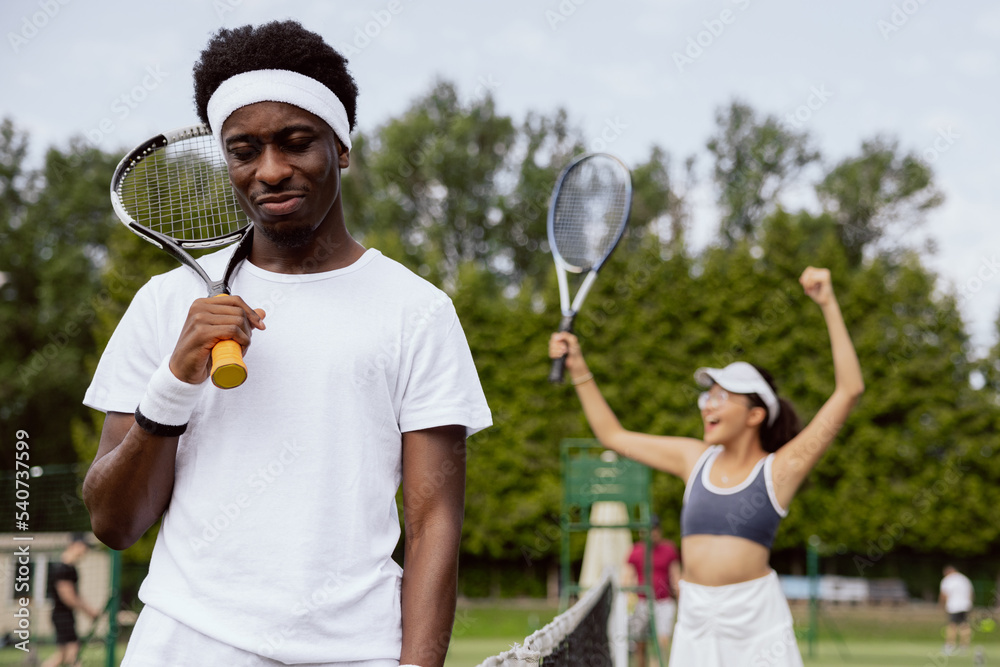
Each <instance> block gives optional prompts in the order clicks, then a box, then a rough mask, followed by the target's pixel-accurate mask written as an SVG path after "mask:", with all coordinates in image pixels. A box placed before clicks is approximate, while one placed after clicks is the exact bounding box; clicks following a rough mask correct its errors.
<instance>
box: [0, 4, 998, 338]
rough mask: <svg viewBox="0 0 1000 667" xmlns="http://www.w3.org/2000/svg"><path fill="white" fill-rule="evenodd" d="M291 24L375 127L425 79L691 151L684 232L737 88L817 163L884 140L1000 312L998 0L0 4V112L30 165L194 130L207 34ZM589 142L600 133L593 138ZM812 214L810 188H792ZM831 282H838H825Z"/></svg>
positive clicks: (629, 155)
mask: <svg viewBox="0 0 1000 667" xmlns="http://www.w3.org/2000/svg"><path fill="white" fill-rule="evenodd" d="M284 18H295V19H298V20H300V21H301V22H302V23H303V24H304V25H305V26H306V27H307V28H309V29H311V30H314V31H316V32H319V33H321V34H322V35H323V36H324V37H325V38H326V40H327V41H328V42H329V43H331V44H332V45H334V46H335V47H340V48H341V50H343V51H345V52H346V53H348V55H349V59H350V65H351V69H352V72H353V74H354V76H355V78H356V79H357V80H358V83H359V86H360V88H361V97H360V98H359V108H358V119H359V126H360V128H361V129H362V130H364V131H368V130H371V129H373V128H375V127H377V126H378V125H380V124H381V123H383V122H385V121H386V120H387V119H388V118H390V117H392V116H394V115H396V114H398V113H400V112H401V111H403V110H404V109H405V108H406V107H407V106H408V105H409V104H410V102H411V101H412V100H413V99H414V98H415V97H417V96H419V95H421V94H423V93H425V92H427V91H428V90H429V88H430V86H431V85H432V84H433V82H434V81H435V80H436V79H439V78H440V79H446V80H449V81H452V82H453V83H455V85H456V86H457V87H458V89H459V92H460V94H461V95H463V96H464V97H466V98H469V99H472V98H474V97H475V96H477V95H482V94H483V93H484V92H485V91H486V90H490V91H491V92H492V94H493V96H494V98H495V99H496V102H497V104H498V107H499V110H500V111H501V112H502V113H506V114H510V115H512V116H513V117H514V118H515V120H520V119H523V117H524V115H525V113H526V112H528V111H529V110H534V111H539V112H543V113H551V112H553V111H555V110H556V109H558V108H560V107H562V108H565V109H566V110H567V111H568V112H569V114H570V117H571V119H572V121H573V122H574V124H575V125H576V126H578V127H579V128H580V129H581V130H582V131H583V132H584V134H585V136H586V137H587V138H588V140H589V141H591V142H592V146H593V147H595V148H605V149H606V150H609V151H610V152H614V153H617V154H618V155H620V156H621V157H623V158H624V159H625V160H626V161H630V162H633V163H636V162H640V161H642V160H644V159H645V158H646V157H647V156H648V154H649V150H650V148H651V147H652V146H653V145H659V146H661V147H663V148H664V149H665V150H667V151H668V152H669V153H671V155H673V156H674V157H675V158H677V160H678V162H679V161H680V160H681V159H683V158H684V157H686V156H688V155H691V154H697V155H698V157H699V163H698V164H699V172H700V174H701V175H702V176H703V179H702V180H703V182H706V186H705V188H703V189H702V190H701V191H700V193H699V199H700V204H699V205H698V208H697V211H696V216H695V218H696V219H695V221H694V229H693V230H692V238H693V240H694V241H695V243H696V244H697V243H704V242H705V241H706V240H707V239H709V238H711V237H712V236H713V235H714V233H715V230H716V228H717V224H718V220H717V215H716V214H715V212H714V210H713V208H712V206H711V191H710V189H709V188H708V185H707V176H708V172H709V168H710V160H709V159H708V155H707V153H706V151H705V148H704V145H705V141H706V139H707V138H708V137H709V135H710V134H711V133H712V130H713V126H714V114H715V111H716V110H717V109H718V108H719V107H721V106H724V105H726V104H728V103H729V102H730V101H731V100H732V99H734V98H740V99H743V100H745V101H747V102H749V103H750V104H751V105H752V106H753V107H754V108H755V109H757V110H758V111H760V112H763V113H771V114H777V115H778V116H779V117H781V118H785V119H787V120H786V122H787V123H789V124H790V125H797V126H800V127H801V129H803V130H807V131H808V132H809V133H810V134H811V136H812V137H813V139H814V141H815V144H816V147H817V148H818V149H819V150H820V151H821V152H822V154H823V157H824V163H825V165H832V164H835V163H836V162H837V161H839V160H840V159H842V158H844V157H846V156H850V155H856V154H857V153H858V152H859V148H860V144H861V141H862V140H864V139H868V138H872V137H874V136H875V135H877V134H880V133H883V134H888V135H891V136H893V137H896V138H898V139H899V141H900V143H901V146H902V147H903V148H904V149H905V150H909V151H915V152H917V153H918V154H920V155H923V156H924V157H925V158H926V159H927V160H929V161H931V162H932V165H933V168H934V170H935V173H936V178H937V183H938V185H939V186H940V188H941V189H942V190H943V192H944V194H945V196H946V201H945V203H944V205H943V206H941V207H940V208H939V209H937V210H936V211H934V212H933V213H931V214H930V215H929V216H928V218H927V221H926V224H925V225H924V226H923V227H921V228H919V229H918V230H917V231H909V232H907V233H906V234H905V235H903V236H901V237H900V238H899V242H900V243H904V244H907V245H910V246H915V247H919V246H921V245H923V243H924V240H925V239H926V238H930V239H933V240H934V241H935V243H936V245H937V252H936V254H934V255H933V256H928V258H927V263H928V264H929V266H931V267H932V268H933V269H934V270H935V271H937V272H938V273H939V275H940V276H941V277H942V288H948V287H950V288H952V289H955V290H958V291H960V292H961V293H962V294H963V298H962V312H963V314H964V316H965V318H966V320H967V321H968V322H969V324H970V331H971V333H972V334H973V341H974V343H975V344H976V345H977V346H979V347H980V348H982V347H985V346H988V345H992V344H993V343H994V342H995V335H994V333H993V328H994V327H993V322H994V320H995V318H996V316H997V312H998V310H1000V261H998V260H1000V225H998V224H997V223H998V222H1000V215H998V213H1000V187H998V182H1000V161H998V160H997V159H996V156H995V151H996V149H997V147H998V146H1000V123H998V122H997V112H998V104H997V102H998V93H997V91H998V85H997V84H998V75H1000V3H997V2H995V1H990V0H950V1H949V2H945V1H944V0H837V1H836V2H833V1H827V2H815V1H813V2H803V1H802V0H700V1H698V0H674V1H666V0H661V1H653V0H646V1H640V0H617V1H615V2H612V1H611V0H534V1H532V0H505V1H504V2H479V1H472V0H466V1H464V2H461V1H458V0H439V1H432V0H373V1H368V0H363V1H362V0H352V1H351V2H347V1H346V0H343V1H328V2H320V1H319V0H315V1H313V2H295V1H293V0H175V1H173V2H167V1H166V0H148V1H145V2H142V1H137V0H132V1H128V0H101V1H98V0H3V2H2V4H0V26H2V28H3V34H4V44H3V45H2V46H0V52H2V53H3V59H2V60H0V62H2V64H3V66H2V67H0V90H2V91H3V99H2V102H0V114H2V115H3V116H9V117H12V118H13V119H14V121H15V122H16V124H17V125H18V126H19V127H20V128H22V129H25V130H27V131H29V132H30V134H31V139H32V145H33V151H34V155H35V156H36V157H37V155H39V154H40V153H41V152H42V150H43V149H44V148H45V147H47V146H49V145H52V144H55V145H65V143H66V140H67V139H68V137H70V136H74V135H78V136H83V137H86V138H87V140H88V141H89V142H90V143H91V144H93V145H96V146H98V147H100V148H102V149H104V150H108V151H122V150H123V149H125V148H128V147H131V146H132V145H134V144H136V143H138V142H140V141H142V140H143V139H145V138H147V137H148V136H151V135H154V134H157V133H158V132H161V131H164V130H165V129H171V128H174V127H179V126H183V125H188V124H191V123H192V122H195V121H196V119H195V113H194V108H193V103H192V102H191V76H190V72H191V68H192V65H193V64H194V62H195V60H196V59H197V55H198V52H199V51H200V50H201V48H202V47H203V46H204V44H205V42H206V41H207V39H208V37H209V36H210V35H211V34H212V33H213V32H214V31H215V30H217V29H218V28H219V27H222V26H226V27H235V26H239V25H244V24H247V23H253V24H257V23H261V22H265V21H268V20H273V19H284ZM601 142H605V143H604V144H603V145H602V143H601ZM791 196H792V201H790V202H789V203H790V204H792V205H809V199H810V198H809V196H808V190H804V191H803V192H800V193H798V194H797V195H796V193H791ZM835 279H836V278H835Z"/></svg>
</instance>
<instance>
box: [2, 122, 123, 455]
mask: <svg viewBox="0 0 1000 667" xmlns="http://www.w3.org/2000/svg"><path fill="white" fill-rule="evenodd" d="M27 146H28V137H27V135H25V134H24V133H21V132H19V131H17V130H16V128H14V126H13V123H12V122H11V121H9V120H7V121H4V123H3V125H2V128H0V165H2V167H0V194H2V196H0V266H3V267H4V271H3V276H2V285H0V346H2V348H3V350H4V356H3V358H2V361H0V377H2V378H3V382H2V384H0V405H2V406H3V408H2V410H0V418H2V419H0V421H2V423H3V435H2V436H0V438H2V440H3V443H4V446H3V451H4V453H5V454H7V453H9V450H8V444H7V443H8V442H9V440H8V439H9V438H11V437H13V436H12V434H13V433H14V432H15V431H16V430H24V431H27V432H28V433H29V434H30V437H31V441H32V443H33V452H32V461H33V462H35V463H37V464H39V465H41V464H44V463H70V462H75V461H76V454H75V452H74V450H73V447H72V444H71V435H70V422H71V421H72V419H73V418H74V417H79V416H82V415H84V414H85V413H86V410H87V409H86V408H85V407H84V406H83V405H82V404H81V401H82V399H83V394H84V390H85V389H86V387H87V385H88V383H89V371H88V367H87V363H88V361H89V359H90V357H91V356H92V355H93V353H94V351H95V349H96V345H95V343H94V340H93V337H92V336H91V331H90V327H91V324H92V323H93V322H94V320H95V318H96V317H97V315H98V312H99V310H100V309H101V307H102V306H101V304H102V301H103V299H105V298H106V297H107V296H108V295H107V292H103V291H102V290H101V289H100V286H99V278H100V267H101V265H102V262H103V260H104V246H105V244H106V241H107V238H108V235H109V232H110V230H112V229H114V228H115V227H119V226H120V225H119V224H118V223H117V222H116V221H115V219H114V216H113V214H112V212H111V208H110V206H109V204H108V200H107V188H108V183H110V181H111V174H112V171H113V170H114V166H115V164H116V162H117V160H116V159H115V158H113V157H112V156H109V155H107V154H105V153H102V152H100V151H98V150H96V149H93V148H89V147H87V146H86V145H85V144H83V143H82V142H80V141H74V142H73V143H72V144H71V146H70V148H69V149H68V150H66V151H60V150H58V149H54V148H53V149H50V150H49V151H48V153H47V154H46V156H45V163H44V165H43V166H42V168H41V169H39V170H29V169H26V168H25V166H24V158H25V155H26V151H27ZM13 462H14V457H13V456H12V455H11V456H6V455H5V456H4V464H3V465H4V466H5V467H6V466H12V465H13Z"/></svg>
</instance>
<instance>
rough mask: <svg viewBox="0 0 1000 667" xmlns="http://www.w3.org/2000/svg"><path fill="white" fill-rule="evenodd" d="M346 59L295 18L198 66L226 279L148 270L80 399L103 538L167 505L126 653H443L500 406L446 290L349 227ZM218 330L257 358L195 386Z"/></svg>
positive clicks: (339, 657) (251, 660)
mask: <svg viewBox="0 0 1000 667" xmlns="http://www.w3.org/2000/svg"><path fill="white" fill-rule="evenodd" d="M346 64H347V63H346V60H345V59H344V58H343V57H342V56H341V55H340V54H339V53H337V52H336V51H335V50H334V49H332V48H331V47H329V46H328V45H327V44H326V43H325V42H324V41H323V39H322V38H321V37H320V36H319V35H316V34H315V33H312V32H309V31H307V30H305V29H304V28H303V27H302V26H301V25H299V24H298V23H295V22H291V21H287V22H281V23H278V22H275V23H270V24H267V25H263V26H259V27H256V28H255V27H251V26H245V27H241V28H237V29H233V30H225V29H223V30H221V31H219V32H218V33H217V34H216V35H215V36H214V37H213V39H212V40H211V41H210V43H209V44H208V46H207V47H206V49H205V50H204V51H203V52H202V54H201V59H200V60H199V62H198V63H197V64H196V65H195V70H194V79H195V104H196V106H197V109H198V113H199V116H200V117H201V118H202V120H204V121H206V122H207V123H208V124H209V125H210V126H211V128H212V130H213V133H214V134H215V136H216V137H217V138H218V139H219V141H220V142H221V145H222V147H223V153H224V154H225V156H226V161H227V163H228V166H229V173H230V178H231V180H232V182H233V187H234V190H235V192H236V194H237V197H238V198H239V200H240V202H241V204H242V206H243V207H244V209H245V210H246V211H247V213H248V215H249V216H250V217H251V218H252V219H253V221H254V232H253V233H254V236H253V239H252V245H251V249H250V254H249V258H248V259H247V260H245V261H244V262H243V263H242V264H241V265H240V267H239V269H238V271H237V273H236V276H235V277H234V279H233V283H232V291H233V295H234V296H226V297H217V298H214V299H206V298H200V297H202V296H203V294H204V285H203V283H201V282H200V281H199V280H198V279H196V278H195V276H194V273H193V272H191V271H190V269H186V268H179V269H177V270H175V271H172V272H170V273H167V274H164V275H162V276H156V277H154V278H153V279H152V280H150V282H149V283H148V284H147V285H145V286H144V287H143V288H142V289H141V290H140V291H139V292H138V293H137V294H136V297H135V299H134V300H133V302H132V305H131V306H130V307H129V310H128V312H126V314H125V316H124V317H123V318H122V322H121V323H120V324H119V326H118V329H117V330H116V332H115V334H114V336H113V337H112V339H111V341H110V342H109V343H108V347H107V349H106V350H105V353H104V356H103V357H102V359H101V362H100V364H99V366H98V369H97V371H96V373H95V377H94V381H93V383H92V385H91V387H90V389H89V390H88V392H87V396H86V398H85V403H87V404H88V405H90V406H91V407H94V408H97V409H101V410H104V411H106V412H107V413H108V416H107V419H106V421H105V425H104V429H103V432H102V435H101V443H100V446H99V449H98V452H97V457H96V460H95V462H94V465H93V466H92V468H91V470H90V471H89V473H88V475H87V478H86V481H85V485H84V498H85V500H86V502H87V506H88V508H89V510H90V512H91V517H92V522H93V525H94V531H95V533H96V534H97V535H98V536H99V537H100V539H101V540H103V541H104V542H106V543H107V544H108V545H109V546H112V547H114V548H118V549H121V548H124V547H126V546H128V545H129V544H131V543H133V542H134V541H135V540H136V539H138V538H139V536H141V535H142V534H143V533H144V532H145V531H146V530H147V529H148V528H149V527H150V526H151V525H152V524H153V523H154V522H155V521H156V520H157V519H159V518H160V517H161V516H162V518H163V521H162V525H161V527H160V532H159V535H158V537H157V542H156V546H155V548H154V551H153V555H152V559H151V562H150V569H149V575H148V576H147V578H146V580H145V581H144V582H143V584H142V588H141V589H140V598H141V599H142V601H143V602H144V603H145V607H144V609H143V611H142V614H141V615H140V617H139V620H138V621H137V624H136V627H135V630H134V632H133V634H132V639H131V641H130V645H129V648H128V651H127V654H126V657H125V660H124V662H123V665H125V667H136V666H140V665H141V666H146V665H163V666H168V665H169V666H176V665H186V666H187V665H192V666H194V665H280V664H302V663H308V664H310V665H315V666H319V665H324V666H325V665H329V666H333V665H339V666H344V665H352V666H353V665H359V666H360V665H363V666H365V667H389V666H391V667H395V666H396V665H399V664H400V663H403V664H413V665H421V666H422V667H434V666H439V665H441V664H442V663H443V662H444V656H445V653H446V652H447V648H448V644H449V641H450V636H451V627H452V623H453V620H454V612H455V595H456V587H457V567H458V564H457V561H458V546H459V539H460V535H461V527H462V517H463V510H464V485H465V439H466V437H467V435H469V434H471V433H474V432H476V431H478V430H480V429H482V428H485V427H487V426H489V425H490V424H491V417H490V412H489V408H488V407H487V405H486V401H485V398H484V396H483V392H482V388H481V386H480V384H479V379H478V377H477V375H476V370H475V366H474V364H473V362H472V356H471V354H470V352H469V347H468V344H467V342H466V339H465V335H464V333H463V332H462V328H461V325H460V323H459V322H458V319H457V316H456V314H455V310H454V307H453V305H452V303H451V301H450V299H448V297H447V296H446V295H444V293H443V292H441V291H440V290H438V289H437V288H435V287H433V286H431V285H430V284H429V283H427V282H426V281H424V280H423V279H421V278H419V277H417V276H415V275H414V274H413V273H411V272H410V271H408V270H407V269H405V268H403V267H402V266H401V265H399V264H397V263H396V262H393V261H391V260H389V259H387V258H385V257H383V256H382V255H381V254H380V253H379V252H378V251H377V250H374V249H365V248H364V247H362V246H361V244H359V243H358V242H357V241H356V240H355V239H354V238H352V237H351V235H350V233H349V232H348V230H347V226H346V222H345V220H344V213H343V206H342V201H341V189H340V172H341V170H342V169H345V168H347V167H348V165H349V163H350V145H351V144H350V130H351V128H353V126H354V120H355V118H354V116H355V106H356V105H355V102H356V97H357V87H356V85H355V82H354V79H353V78H352V77H351V75H350V73H349V72H348V70H347V67H346ZM229 252H232V250H231V249H229V250H224V251H221V252H218V253H215V254H213V255H209V256H207V257H205V258H202V260H201V261H202V263H203V265H204V266H205V267H206V269H207V270H208V271H209V273H210V274H212V273H214V274H219V273H221V271H222V270H223V267H224V265H225V263H226V259H227V258H228V256H229V255H228V253H229ZM236 295H238V296H236ZM265 311H266V312H265ZM224 339H232V340H235V341H237V342H238V343H239V344H240V345H241V346H242V347H243V348H244V351H245V352H246V353H247V357H246V359H247V364H248V366H249V367H250V369H251V373H250V376H249V379H248V380H247V381H246V382H245V383H244V384H243V385H242V386H240V387H238V388H235V389H231V390H228V391H222V390H219V389H217V388H216V387H214V386H211V383H210V382H208V383H206V381H205V380H206V378H207V376H208V368H209V354H210V350H211V349H212V347H213V346H214V345H215V343H216V342H218V341H220V340H224ZM251 340H252V344H251ZM136 405H138V408H137V407H136ZM400 483H401V485H402V490H403V507H404V523H405V551H404V566H405V567H404V568H403V569H402V570H401V569H400V568H399V566H397V565H396V563H395V562H393V560H392V559H391V554H392V552H393V549H394V548H395V546H396V543H397V541H398V538H399V533H400V529H399V519H398V515H397V510H396V505H395V495H396V491H397V489H398V488H399V487H400Z"/></svg>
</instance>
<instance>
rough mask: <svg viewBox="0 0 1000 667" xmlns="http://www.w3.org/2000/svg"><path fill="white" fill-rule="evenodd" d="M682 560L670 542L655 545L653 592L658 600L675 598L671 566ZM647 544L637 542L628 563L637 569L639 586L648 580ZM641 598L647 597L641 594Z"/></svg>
mask: <svg viewBox="0 0 1000 667" xmlns="http://www.w3.org/2000/svg"><path fill="white" fill-rule="evenodd" d="M676 560H680V557H679V556H678V554H677V548H676V547H675V546H674V543H673V542H671V541H670V540H663V541H662V542H658V543H656V544H654V545H653V592H654V593H655V594H656V599H657V600H665V599H667V598H670V597H673V596H672V595H671V594H670V564H671V563H673V562H674V561H676ZM645 561H646V543H645V542H637V543H636V545H635V546H634V547H632V553H631V554H629V557H628V563H629V565H631V566H632V567H634V568H635V571H636V572H637V573H638V576H639V585H640V586H642V585H643V584H644V583H645V579H646V563H645ZM639 597H646V596H645V595H643V594H642V593H639Z"/></svg>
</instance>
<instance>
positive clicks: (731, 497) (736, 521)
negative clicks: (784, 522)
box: [681, 445, 788, 549]
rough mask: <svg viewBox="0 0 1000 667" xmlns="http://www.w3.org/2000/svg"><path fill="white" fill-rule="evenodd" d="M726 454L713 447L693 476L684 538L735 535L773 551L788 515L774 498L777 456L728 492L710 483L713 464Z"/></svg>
mask: <svg viewBox="0 0 1000 667" xmlns="http://www.w3.org/2000/svg"><path fill="white" fill-rule="evenodd" d="M722 450H723V447H722V445H713V446H712V447H709V448H708V449H707V450H706V451H705V453H704V454H702V455H701V458H700V459H698V463H696V464H695V466H694V470H693V471H692V472H691V478H690V479H689V480H688V483H687V488H686V489H685V490H684V506H683V507H682V508H681V537H687V536H688V535H732V536H734V537H742V538H744V539H747V540H751V541H753V542H756V543H757V544H761V545H763V546H764V547H766V548H768V549H770V548H771V543H772V542H774V535H775V533H777V532H778V524H780V523H781V519H782V518H784V517H785V516H786V515H787V514H788V510H786V509H783V508H782V507H781V505H779V504H778V500H777V498H775V495H774V482H773V480H772V474H771V463H772V461H773V460H774V454H769V455H768V456H766V457H765V458H763V459H761V460H760V461H758V462H757V465H756V466H755V467H754V469H753V471H752V472H751V473H750V474H749V475H748V476H747V478H746V479H745V480H743V482H742V483H740V484H738V485H736V486H734V487H730V488H726V489H724V488H720V487H717V486H715V485H714V484H712V482H711V481H710V480H709V473H710V472H711V471H712V463H713V462H714V461H715V459H716V457H717V456H718V455H719V454H720V453H722ZM761 473H763V474H761Z"/></svg>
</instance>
